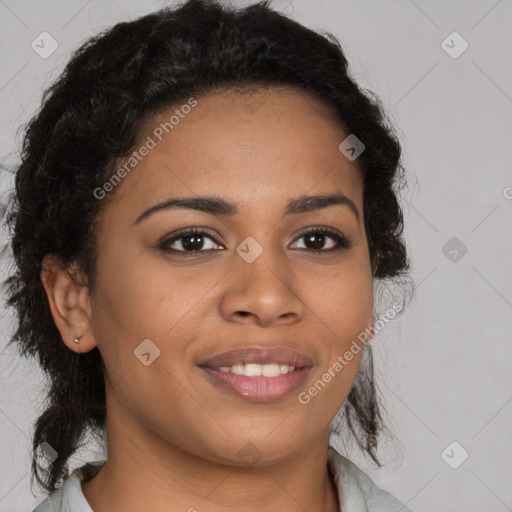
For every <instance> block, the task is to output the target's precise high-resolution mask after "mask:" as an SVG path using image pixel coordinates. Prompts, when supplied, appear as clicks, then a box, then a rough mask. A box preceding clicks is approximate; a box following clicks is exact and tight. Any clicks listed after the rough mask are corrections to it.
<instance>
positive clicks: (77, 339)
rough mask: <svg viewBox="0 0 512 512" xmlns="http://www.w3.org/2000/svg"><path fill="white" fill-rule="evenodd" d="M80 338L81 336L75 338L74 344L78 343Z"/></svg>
mask: <svg viewBox="0 0 512 512" xmlns="http://www.w3.org/2000/svg"><path fill="white" fill-rule="evenodd" d="M81 337H82V335H81V334H80V336H77V337H76V338H75V339H74V341H75V343H78V342H79V341H80V338H81Z"/></svg>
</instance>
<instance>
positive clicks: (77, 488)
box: [32, 461, 105, 512]
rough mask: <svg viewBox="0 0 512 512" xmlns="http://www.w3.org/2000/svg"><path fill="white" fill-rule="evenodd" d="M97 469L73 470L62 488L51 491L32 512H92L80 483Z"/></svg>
mask: <svg viewBox="0 0 512 512" xmlns="http://www.w3.org/2000/svg"><path fill="white" fill-rule="evenodd" d="M104 462H105V461H103V463H104ZM101 465H103V464H101ZM99 469H100V468H99V467H98V466H97V465H94V466H92V465H91V464H86V465H85V466H82V467H80V468H77V469H75V470H74V471H73V472H72V473H71V474H70V475H69V476H68V477H67V478H66V480H65V481H64V484H63V485H62V487H60V488H59V489H57V490H55V491H53V492H52V493H51V494H50V495H49V496H48V497H47V498H46V499H45V500H44V501H42V502H41V503H40V504H39V505H38V506H37V507H36V508H35V509H34V510H33V511H32V512H93V511H92V509H91V507H90V506H89V503H88V502H87V500H86V499H85V496H84V494H83V492H82V487H81V485H80V483H81V481H82V480H83V479H84V478H88V477H90V476H91V475H92V474H94V473H95V472H96V471H98V470H99Z"/></svg>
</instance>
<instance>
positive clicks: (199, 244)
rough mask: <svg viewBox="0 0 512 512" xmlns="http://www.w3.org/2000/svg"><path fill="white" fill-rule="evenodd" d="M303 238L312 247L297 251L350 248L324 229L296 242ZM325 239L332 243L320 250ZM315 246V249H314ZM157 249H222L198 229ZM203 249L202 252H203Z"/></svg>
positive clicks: (347, 242)
mask: <svg viewBox="0 0 512 512" xmlns="http://www.w3.org/2000/svg"><path fill="white" fill-rule="evenodd" d="M302 238H304V239H305V244H306V245H309V246H313V247H299V249H305V250H309V251H310V252H318V253H326V252H331V251H339V250H341V249H348V248H349V247H350V241H349V240H348V239H347V238H345V237H344V236H342V235H340V234H338V233H337V232H335V231H332V230H330V229H326V228H315V229H311V230H309V231H305V232H303V233H302V234H301V235H300V236H299V237H298V238H297V239H296V240H300V239H302ZM327 239H330V240H331V241H333V242H334V243H331V246H330V247H329V248H327V249H322V248H320V247H318V246H319V245H320V246H323V245H324V244H325V242H326V240H327ZM206 240H210V242H211V243H213V246H212V247H205V241H206ZM178 242H179V243H180V244H181V247H182V249H176V248H172V247H171V246H172V245H174V244H175V243H178ZM315 246H316V247H315ZM159 247H160V248H161V249H162V250H165V251H172V252H181V253H194V252H204V250H219V247H222V246H221V245H220V244H218V243H217V241H216V240H215V239H214V238H213V237H212V236H211V235H209V234H208V233H206V232H205V231H200V230H198V229H189V230H187V231H183V232H181V233H180V234H178V235H176V236H174V237H173V238H170V239H169V240H164V241H163V242H162V243H161V244H160V245H159ZM203 249H204V250H203Z"/></svg>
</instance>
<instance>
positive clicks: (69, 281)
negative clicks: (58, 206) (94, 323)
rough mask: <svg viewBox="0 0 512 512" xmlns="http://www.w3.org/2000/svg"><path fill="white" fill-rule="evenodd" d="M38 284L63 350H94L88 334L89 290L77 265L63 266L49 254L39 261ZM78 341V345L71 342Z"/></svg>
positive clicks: (91, 337)
mask: <svg viewBox="0 0 512 512" xmlns="http://www.w3.org/2000/svg"><path fill="white" fill-rule="evenodd" d="M40 277H41V281H42V283H43V286H44V289H45V291H46V296H47V298H48V302H49V304H50V309H51V312H52V316H53V320H54V322H55V325H56V326H57V329H58V330H59V332H60V334H61V336H62V340H63V341H64V343H65V344H66V346H67V347H68V348H69V349H71V350H73V351H74V352H79V353H81V352H88V351H89V350H92V349H93V348H94V347H95V346H96V340H95V338H94V335H93V334H92V330H91V323H90V322H91V303H90V295H89V287H88V286H87V285H86V284H84V283H85V278H84V276H83V275H82V273H81V272H80V271H79V270H78V267H77V265H70V266H65V265H64V263H62V262H61V261H60V259H59V258H57V257H56V256H55V255H53V254H47V255H46V256H45V257H44V258H43V262H42V270H41V274H40ZM77 337H78V338H79V341H78V343H76V342H75V341H74V340H75V339H76V338H77Z"/></svg>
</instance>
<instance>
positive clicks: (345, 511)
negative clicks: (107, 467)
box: [32, 446, 411, 512]
mask: <svg viewBox="0 0 512 512" xmlns="http://www.w3.org/2000/svg"><path fill="white" fill-rule="evenodd" d="M104 463H105V461H102V463H99V465H102V464H104ZM328 465H329V469H330V471H331V474H332V475H333V480H334V482H335V484H336V488H337V490H338V499H339V502H340V512H411V510H410V509H409V508H408V507H406V506H405V505H404V504H403V503H401V502H400V501H399V500H397V499H396V498H395V497H394V496H393V495H391V494H390V493H388V492H387V491H384V490H382V489H380V488H379V487H377V486H376V485H375V484H374V483H373V481H372V480H371V479H370V477H369V476H368V475H366V474H365V473H363V471H361V470H360V469H359V468H358V467H357V466H356V465H355V464H354V463H353V462H351V461H350V460H348V459H347V458H345V457H343V456H342V455H340V454H339V453H338V452H337V451H336V450H335V449H334V448H332V447H331V446H330V447H329V454H328ZM86 468H89V470H90V469H91V466H90V465H87V464H86V465H85V466H82V467H80V468H77V469H75V470H74V471H73V473H71V475H70V476H69V477H68V478H67V479H66V481H65V482H64V485H63V486H62V487H61V488H60V489H57V490H56V491H54V492H53V493H52V494H50V496H48V497H47V498H46V499H45V500H44V501H43V502H42V503H40V504H39V506H37V507H36V508H35V509H34V510H33V511H32V512H93V511H92V509H91V507H90V505H89V503H88V502H87V500H86V499H85V496H84V494H83V492H82V488H81V486H80V482H81V480H82V479H83V478H85V476H84V475H85V474H86V471H87V470H86ZM93 469H94V468H93Z"/></svg>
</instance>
